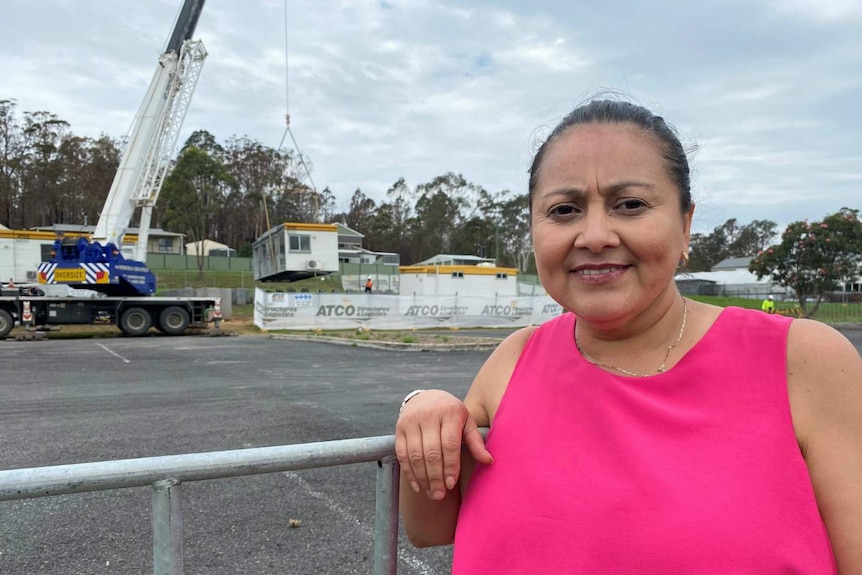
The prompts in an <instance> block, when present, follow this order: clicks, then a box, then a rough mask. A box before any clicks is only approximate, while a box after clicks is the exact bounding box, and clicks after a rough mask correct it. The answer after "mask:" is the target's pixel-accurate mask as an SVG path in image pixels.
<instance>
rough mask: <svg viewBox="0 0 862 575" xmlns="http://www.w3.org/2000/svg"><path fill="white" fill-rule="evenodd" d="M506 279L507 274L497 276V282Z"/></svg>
mask: <svg viewBox="0 0 862 575" xmlns="http://www.w3.org/2000/svg"><path fill="white" fill-rule="evenodd" d="M508 277H509V274H506V273H502V274H497V279H498V280H504V279H506V278H508Z"/></svg>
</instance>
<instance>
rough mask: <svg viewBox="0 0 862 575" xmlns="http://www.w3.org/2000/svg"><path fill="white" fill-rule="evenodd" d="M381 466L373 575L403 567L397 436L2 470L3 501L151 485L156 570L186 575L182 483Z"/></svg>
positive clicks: (162, 573)
mask: <svg viewBox="0 0 862 575" xmlns="http://www.w3.org/2000/svg"><path fill="white" fill-rule="evenodd" d="M371 461H376V462H377V496H376V502H375V517H374V571H373V573H374V575H395V573H396V572H397V569H398V486H399V483H398V475H399V467H398V461H397V460H396V459H395V436H394V435H386V436H379V437H363V438H359V439H342V440H337V441H321V442H316V443H302V444H297V445H284V446H277V447H258V448H252V449H236V450H231V451H212V452H206V453H188V454H183V455H166V456H161V457H143V458H139V459H120V460H116V461H102V462H94V463H77V464H72V465H55V466H50V467H33V468H29V469H9V470H2V471H0V501H11V500H15V499H33V498H37V497H50V496H53V495H64V494H69V493H85V492H90V491H102V490H109V489H122V488H125V487H142V486H146V485H151V486H152V506H153V573H154V574H155V575H182V573H183V538H182V529H183V511H182V490H181V489H182V484H183V482H185V481H201V480H204V479H220V478H225V477H238V476H244V475H257V474H261V473H276V472H279V471H295V470H299V469H311V468H315V467H332V466H336V465H349V464H352V463H363V462H371Z"/></svg>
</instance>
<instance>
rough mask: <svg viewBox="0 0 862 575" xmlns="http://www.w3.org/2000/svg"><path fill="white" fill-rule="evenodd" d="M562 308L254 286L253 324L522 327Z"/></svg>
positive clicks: (548, 302)
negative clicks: (264, 288)
mask: <svg viewBox="0 0 862 575" xmlns="http://www.w3.org/2000/svg"><path fill="white" fill-rule="evenodd" d="M562 312H563V308H562V307H561V306H560V305H559V304H558V303H557V302H555V301H554V300H552V299H551V298H550V297H548V296H547V295H541V296H538V295H537V296H517V297H511V296H510V297H503V296H500V297H495V296H400V295H383V294H380V295H377V294H337V293H317V294H313V293H306V292H302V293H295V292H286V293H285V292H265V291H263V290H261V289H259V288H258V289H255V293H254V325H256V326H257V327H259V328H261V329H266V330H277V329H291V330H305V329H351V328H354V329H355V328H360V327H363V328H369V329H413V328H416V329H428V328H435V327H443V328H446V327H459V328H467V327H523V326H527V325H538V324H540V323H543V322H545V321H547V320H549V319H551V318H552V317H554V316H557V315H559V314H561V313H562Z"/></svg>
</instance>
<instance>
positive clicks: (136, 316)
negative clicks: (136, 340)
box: [120, 307, 153, 337]
mask: <svg viewBox="0 0 862 575" xmlns="http://www.w3.org/2000/svg"><path fill="white" fill-rule="evenodd" d="M152 326H153V318H152V317H151V316H150V312H148V311H147V310H145V309H144V308H142V307H130V308H129V309H127V310H126V311H124V312H123V315H121V316H120V329H121V330H123V333H124V334H126V335H130V336H132V337H138V336H142V335H144V334H146V333H147V332H148V331H150V328H151V327H152Z"/></svg>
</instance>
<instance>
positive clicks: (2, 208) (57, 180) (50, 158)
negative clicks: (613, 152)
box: [0, 99, 533, 271]
mask: <svg viewBox="0 0 862 575" xmlns="http://www.w3.org/2000/svg"><path fill="white" fill-rule="evenodd" d="M124 145H125V142H124V141H123V140H122V139H116V138H112V137H110V136H107V135H102V136H100V137H99V138H86V137H80V136H76V135H75V134H74V133H73V132H72V131H71V129H70V127H69V124H68V122H66V121H64V120H62V119H60V118H58V117H57V116H56V115H54V114H52V113H50V112H44V111H40V112H23V113H20V114H19V113H18V110H17V103H16V102H15V100H12V99H7V100H0V223H3V224H4V225H6V226H7V227H10V228H14V229H29V228H32V227H37V226H50V225H52V224H55V223H71V224H90V225H95V223H96V222H97V221H98V218H99V215H100V213H101V209H102V205H103V203H104V200H105V198H106V196H107V194H108V191H109V189H110V186H111V181H112V179H113V176H114V173H115V172H116V169H117V166H118V165H119V160H120V155H121V153H122V149H123V147H124ZM309 164H310V162H309V160H308V159H307V158H302V157H300V156H299V155H298V154H297V153H296V152H295V151H293V150H278V149H274V148H272V147H269V146H266V145H264V144H262V143H261V142H259V141H256V140H252V139H249V138H247V137H236V136H232V137H230V138H228V139H227V140H226V141H224V142H219V141H218V140H217V139H216V138H215V137H214V136H213V135H212V134H211V133H209V132H207V131H205V130H200V131H196V132H194V133H193V134H192V135H191V136H190V137H189V139H188V140H187V141H186V142H185V143H184V145H183V146H182V148H181V150H180V151H179V153H178V155H177V158H176V162H175V164H174V166H173V168H172V170H171V171H170V172H169V175H168V177H167V178H166V179H165V183H164V186H163V188H162V191H161V195H160V198H159V202H158V204H157V205H156V207H155V208H154V210H153V219H152V225H153V226H154V227H161V228H163V229H166V230H169V231H173V232H178V233H182V234H185V236H186V240H187V241H189V242H192V241H198V240H201V239H212V240H216V241H219V242H222V243H225V244H227V245H229V246H230V247H232V248H234V249H237V251H238V253H239V254H240V255H245V256H248V255H250V254H251V245H252V243H253V242H254V240H255V239H256V238H257V237H259V236H260V235H261V234H262V233H263V232H264V231H266V230H267V229H269V227H272V226H275V225H277V224H279V223H281V222H286V221H294V222H321V223H332V222H341V223H344V224H346V225H347V226H349V227H351V228H353V229H355V230H356V231H358V232H360V233H362V234H363V235H364V238H363V246H364V247H366V248H367V249H370V250H373V251H380V252H393V253H397V254H399V256H400V258H401V261H402V262H403V263H415V262H417V261H421V260H423V259H426V258H428V257H431V256H433V255H436V254H438V253H458V254H473V255H477V256H481V257H487V258H496V259H497V261H498V263H499V264H500V265H503V266H508V267H516V268H518V269H519V270H521V271H528V270H530V269H532V268H533V264H532V260H531V249H530V238H529V209H528V204H527V195H526V194H515V193H512V192H510V191H508V190H502V191H499V192H489V191H488V190H486V189H484V188H483V187H481V186H479V185H477V184H474V183H472V182H469V181H467V180H466V179H465V178H464V177H463V176H462V175H460V174H455V173H451V172H449V173H445V174H442V175H440V176H438V177H436V178H434V179H432V180H431V181H429V182H423V183H419V184H417V185H415V186H411V185H409V184H408V183H407V182H406V181H405V180H404V179H403V178H400V179H398V180H397V181H395V182H393V183H392V185H391V186H390V187H389V189H388V190H387V191H386V193H385V199H383V200H382V201H380V202H376V201H375V200H374V199H373V198H371V197H370V196H369V195H368V194H366V192H365V191H363V190H361V189H359V188H357V189H356V190H355V191H354V192H353V195H352V196H351V199H350V204H349V207H348V209H347V210H346V211H342V212H339V211H337V210H336V208H335V205H336V201H335V195H334V194H333V192H332V191H331V190H330V189H329V188H324V189H323V190H316V189H314V188H313V187H312V186H311V185H310V183H309V182H310V178H309V177H308V174H307V172H306V167H307V166H308V165H309ZM135 224H136V222H131V225H132V226H134V225H135Z"/></svg>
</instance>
